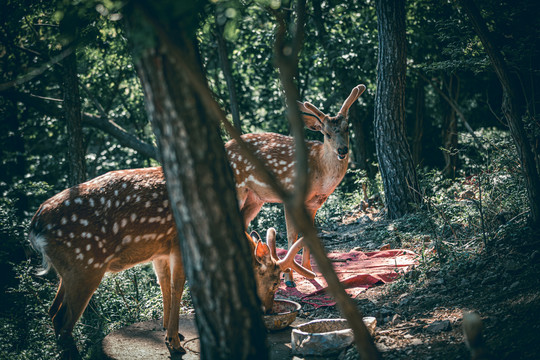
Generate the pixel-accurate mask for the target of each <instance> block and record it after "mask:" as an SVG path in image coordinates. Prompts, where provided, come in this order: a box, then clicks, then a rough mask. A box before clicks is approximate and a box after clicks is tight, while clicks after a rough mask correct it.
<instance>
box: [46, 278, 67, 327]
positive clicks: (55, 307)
mask: <svg viewBox="0 0 540 360" xmlns="http://www.w3.org/2000/svg"><path fill="white" fill-rule="evenodd" d="M64 291H65V289H64V283H63V282H62V279H60V284H58V291H57V292H56V296H55V297H54V301H53V303H52V305H51V307H50V308H49V316H50V317H51V319H52V318H53V317H54V315H56V313H57V312H58V308H59V307H60V305H61V304H62V300H63V299H64Z"/></svg>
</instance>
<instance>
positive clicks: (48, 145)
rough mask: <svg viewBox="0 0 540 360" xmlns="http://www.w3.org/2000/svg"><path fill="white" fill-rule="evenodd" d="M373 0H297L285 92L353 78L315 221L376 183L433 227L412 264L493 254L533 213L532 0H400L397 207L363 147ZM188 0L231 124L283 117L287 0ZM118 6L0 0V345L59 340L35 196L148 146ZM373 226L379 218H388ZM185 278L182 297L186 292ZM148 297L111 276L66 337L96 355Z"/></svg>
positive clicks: (319, 91) (272, 122) (409, 214)
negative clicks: (342, 141)
mask: <svg viewBox="0 0 540 360" xmlns="http://www.w3.org/2000/svg"><path fill="white" fill-rule="evenodd" d="M376 3H377V2H376V1H371V0H359V1H347V0H345V1H338V0H328V1H322V0H312V1H308V2H307V7H306V20H305V33H304V39H303V44H302V47H301V50H300V52H299V58H298V70H297V74H296V76H295V81H296V84H297V87H298V91H299V98H300V99H302V100H307V101H310V102H311V103H313V104H315V105H316V106H317V107H319V108H320V109H324V111H325V112H327V113H331V114H335V113H337V111H338V110H339V107H340V106H341V104H342V102H343V100H344V99H345V98H347V96H348V94H349V93H350V91H351V89H352V88H353V87H354V86H356V85H357V84H360V83H363V84H365V85H366V86H367V90H366V92H365V94H363V95H362V96H361V97H360V98H359V100H358V103H356V104H354V105H353V106H352V107H351V109H350V112H349V124H350V128H351V136H352V137H351V146H350V147H351V151H350V158H351V160H350V164H349V171H348V173H347V175H346V177H345V179H344V181H343V182H342V184H341V185H340V187H339V188H338V190H337V191H336V192H335V193H334V194H333V195H332V197H330V199H329V200H328V201H327V203H326V204H325V205H324V206H323V208H321V210H320V211H319V213H318V215H317V219H316V223H317V224H318V225H319V226H325V225H327V224H329V223H331V222H332V221H333V220H332V219H335V217H336V216H337V217H339V216H340V215H341V214H343V213H345V212H348V211H353V210H355V209H358V208H359V207H361V203H362V202H367V201H368V200H370V199H380V200H381V203H382V204H385V206H383V205H381V208H380V216H381V217H383V218H387V219H401V220H399V221H403V223H402V224H405V225H404V226H405V228H407V227H408V228H410V229H413V230H410V229H409V230H408V232H407V231H405V232H404V234H405V233H406V235H404V236H405V237H407V236H409V237H410V238H407V239H406V240H407V241H411V242H412V241H413V240H414V239H424V238H425V236H429V237H430V238H431V239H432V241H433V246H434V247H435V248H436V250H437V251H436V255H433V259H432V260H433V261H426V262H425V263H423V266H424V268H423V270H422V271H425V272H429V271H432V270H433V269H434V268H436V269H439V270H440V269H441V268H443V267H444V266H448V264H449V263H451V264H455V263H456V262H457V263H459V262H460V261H465V260H463V259H465V258H468V257H469V256H470V254H481V253H484V252H485V251H495V254H496V250H493V249H494V248H493V244H495V243H497V241H501V239H502V240H504V241H506V239H513V240H512V241H514V242H519V239H529V238H534V235H531V234H532V233H534V231H535V229H536V228H537V227H538V223H539V221H540V219H539V215H540V214H539V210H538V207H539V206H540V201H539V195H538V192H539V191H540V189H539V188H538V184H540V182H539V175H538V174H539V169H540V158H539V152H540V123H539V121H538V117H537V114H536V109H537V107H538V106H539V105H540V103H539V96H538V92H539V85H540V83H539V80H540V76H539V71H540V65H539V64H540V47H539V46H538V39H539V38H540V34H539V32H540V26H539V25H540V24H539V21H538V14H539V5H538V2H537V1H533V0H518V1H510V0H503V1H497V2H494V1H487V0H474V2H472V1H469V0H463V1H457V2H453V1H450V2H441V1H432V0H411V1H406V2H405V3H404V6H405V29H404V30H405V35H406V36H405V37H404V43H403V44H402V45H403V46H404V48H406V58H405V65H406V67H405V68H404V71H405V72H404V75H405V79H406V81H405V83H404V84H403V89H402V91H403V95H404V104H403V105H404V106H403V112H402V116H403V117H402V120H403V122H402V123H400V122H391V124H393V126H395V128H394V129H395V131H397V132H402V133H403V134H404V135H405V137H404V140H403V141H401V143H400V144H393V143H390V144H389V145H387V146H389V147H390V148H389V150H390V151H393V149H394V148H393V146H395V149H396V151H399V146H405V148H406V149H408V150H407V151H408V153H407V156H409V157H410V160H411V161H412V164H413V167H414V172H416V174H415V177H416V178H417V181H418V185H416V186H414V191H413V195H412V198H414V199H416V200H415V201H414V202H410V203H406V204H405V205H403V206H402V207H401V208H400V207H399V205H396V206H398V207H397V208H396V207H394V206H393V205H391V203H392V201H393V199H390V198H388V197H385V192H388V190H387V189H388V186H391V185H392V184H391V182H392V179H385V178H384V169H385V167H386V166H387V165H388V164H387V163H385V160H384V159H383V158H382V157H381V156H378V154H380V149H379V150H378V149H377V146H381V145H377V141H378V140H379V139H380V136H381V135H380V129H378V128H377V126H378V124H380V122H378V121H377V114H376V113H377V108H378V107H380V106H381V103H380V101H379V100H378V99H379V98H378V97H377V85H378V79H379V81H386V82H387V84H388V85H389V86H399V84H397V85H396V84H394V83H393V77H391V76H390V77H386V78H385V77H384V76H383V74H382V71H381V69H379V68H378V54H379V50H380V46H381V43H380V39H381V35H382V34H380V33H379V32H380V31H381V28H380V27H378V21H379V18H378V16H377V9H376ZM471 4H472V7H471ZM200 8H201V9H202V10H201V11H200V16H199V18H198V19H197V32H196V36H197V45H198V52H199V54H200V60H201V63H202V65H203V72H204V74H205V76H206V79H207V80H208V83H209V86H210V89H211V90H212V92H213V96H214V99H215V101H217V102H218V103H219V104H220V106H221V108H222V109H223V110H224V111H225V113H226V114H227V118H228V119H229V120H230V121H231V122H232V123H233V124H234V125H235V127H236V128H237V129H239V130H240V131H242V132H243V133H251V132H278V133H282V134H288V133H289V124H288V122H287V117H286V98H285V96H284V91H283V86H282V83H281V81H280V77H279V73H278V70H277V68H276V66H275V61H274V53H273V51H274V49H273V46H274V41H275V32H276V18H275V17H274V14H273V12H272V11H278V10H279V11H281V12H282V14H283V16H284V19H285V21H286V23H287V25H288V26H289V27H290V28H291V29H292V28H293V24H294V22H295V20H296V7H295V3H291V4H289V3H288V2H287V1H282V2H280V1H271V0H268V1H266V0H260V1H235V0H230V1H227V0H225V1H216V2H214V1H212V2H209V3H207V4H205V3H201V5H200ZM471 9H472V10H471ZM124 11H125V4H123V3H121V2H116V1H103V2H98V1H88V2H81V3H76V4H75V3H73V2H70V1H27V0H18V1H14V0H4V1H3V2H2V4H1V5H0V69H1V71H0V194H1V198H0V272H1V273H2V276H1V282H0V287H1V291H2V299H1V300H0V303H1V306H0V339H1V341H0V358H10V359H37V358H54V357H55V356H56V355H55V354H56V349H55V345H54V335H53V331H52V327H51V326H50V322H49V320H48V318H47V308H48V306H49V304H50V302H51V299H52V298H53V296H54V287H55V284H56V277H55V275H54V274H49V275H47V276H46V277H36V276H35V271H36V269H37V268H38V267H39V265H40V262H39V259H38V258H37V256H36V254H35V253H34V252H33V251H32V250H31V249H30V247H29V244H28V241H27V225H28V223H29V221H30V219H31V217H32V215H33V214H34V212H35V211H36V210H37V208H38V206H39V205H40V204H41V203H42V202H43V201H44V200H46V199H47V198H49V197H50V196H52V195H54V194H55V193H57V192H59V191H61V190H63V189H65V188H67V187H69V186H71V185H74V184H77V183H80V182H82V181H85V180H89V179H91V178H93V177H96V176H98V175H101V174H104V173H105V172H107V171H110V170H117V169H127V168H138V167H147V166H156V165H158V164H159V162H158V160H157V159H158V157H159V156H158V155H157V154H158V151H157V145H156V144H157V143H156V137H155V135H154V133H153V131H152V127H151V125H150V123H149V118H148V115H147V112H146V110H145V106H144V102H145V99H144V94H143V90H142V87H141V83H140V80H139V77H138V75H137V71H136V68H135V65H134V61H133V56H137V55H136V54H137V51H138V47H137V46H138V45H137V44H141V43H144V39H140V38H137V39H136V41H133V38H132V37H131V35H130V34H129V33H128V32H127V30H126V27H125V22H124V16H123V12H124ZM471 11H473V12H472V13H471ZM474 11H478V14H479V15H480V17H479V19H480V21H481V23H480V24H477V23H475V22H474ZM477 20H478V18H477ZM479 26H480V27H479ZM482 29H484V30H485V31H486V32H485V33H482ZM486 34H487V37H485V36H484V35H486ZM134 54H135V55H134ZM378 69H379V71H378ZM505 79H506V80H505ZM379 87H380V86H379ZM378 101H379V102H378ZM194 121H196V119H194ZM78 129H79V130H80V131H79V130H78ZM77 134H79V135H77ZM305 135H306V137H308V138H310V139H319V140H322V136H321V137H320V136H319V135H320V134H315V133H313V132H309V131H306V134H305ZM228 139H229V138H228V135H227V134H226V132H225V131H223V140H224V141H226V140H228ZM81 159H82V160H81ZM524 164H525V166H524ZM395 180H399V179H395ZM387 182H390V184H389V183H387ZM403 219H405V220H403ZM269 226H275V227H276V228H278V231H280V232H281V233H284V229H285V222H284V219H283V214H282V208H281V207H279V206H267V207H265V209H264V210H263V212H261V214H260V215H259V216H258V217H257V219H256V220H255V221H254V222H253V223H252V227H253V228H255V229H257V230H260V231H263V229H266V228H267V227H269ZM381 231H382V232H381V233H380V234H378V235H377V236H381V237H384V236H387V235H388V230H381ZM407 234H408V235H407ZM411 234H412V235H411ZM393 236H394V235H392V238H394V237H393ZM281 239H284V236H281ZM516 239H517V240H516ZM403 241H405V240H403ZM419 241H420V240H419ZM422 241H423V240H422ZM280 245H282V246H283V245H284V243H282V244H280ZM419 246H421V247H422V246H424V245H419ZM490 249H491V250H490ZM491 254H493V253H491ZM537 259H538V256H537V257H536V260H537ZM188 281H189V279H188ZM187 293H188V294H187V295H185V296H184V297H185V299H184V301H183V305H182V306H183V311H190V309H191V308H192V304H191V302H190V301H191V300H190V296H189V292H187ZM160 307H161V298H160V293H159V288H158V286H157V285H156V284H155V279H154V277H153V275H152V272H151V268H150V267H149V266H140V267H137V268H134V269H131V270H129V271H126V272H124V273H121V274H117V275H114V276H110V277H107V278H106V279H105V280H104V283H103V284H102V285H101V287H100V289H99V290H98V291H97V292H96V294H95V296H94V298H93V299H92V301H91V303H90V306H89V308H88V309H87V311H86V313H85V316H84V317H83V319H82V320H81V322H80V324H79V325H78V326H77V327H76V330H75V331H76V333H75V338H76V339H78V340H79V345H80V346H81V348H82V349H84V350H85V353H86V356H87V358H92V357H93V356H94V355H93V354H94V353H93V352H95V351H96V349H95V344H96V343H97V342H98V341H99V340H100V339H101V338H103V336H105V335H106V334H107V333H109V332H110V331H112V330H114V329H116V328H118V327H121V326H124V325H126V324H131V323H133V322H136V321H141V320H145V319H151V318H158V317H159V316H160V313H161V310H160Z"/></svg>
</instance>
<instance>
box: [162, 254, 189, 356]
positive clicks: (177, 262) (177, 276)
mask: <svg viewBox="0 0 540 360" xmlns="http://www.w3.org/2000/svg"><path fill="white" fill-rule="evenodd" d="M170 268H171V270H170V271H171V275H172V276H171V280H172V281H171V284H172V286H171V297H170V299H171V300H170V304H171V308H170V315H169V323H168V324H167V335H166V339H167V341H166V342H167V347H168V348H169V351H170V352H171V353H179V354H185V353H186V350H185V349H184V348H183V347H182V345H181V344H180V339H181V338H182V339H183V336H181V335H179V334H178V318H179V315H180V301H181V300H182V293H183V292H184V284H185V282H186V274H185V272H184V266H183V264H182V256H181V254H180V249H178V247H176V249H175V250H173V253H172V254H171V256H170Z"/></svg>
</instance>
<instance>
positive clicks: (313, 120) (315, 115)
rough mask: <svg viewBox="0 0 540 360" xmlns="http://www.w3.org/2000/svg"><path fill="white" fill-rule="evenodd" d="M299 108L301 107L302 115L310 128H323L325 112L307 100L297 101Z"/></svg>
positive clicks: (316, 129) (318, 129)
mask: <svg viewBox="0 0 540 360" xmlns="http://www.w3.org/2000/svg"><path fill="white" fill-rule="evenodd" d="M297 103H298V108H299V109H300V115H301V116H302V120H303V121H304V123H305V124H306V126H307V127H308V129H310V130H313V131H321V130H322V128H323V123H322V122H323V119H324V114H323V113H322V111H320V110H319V109H317V108H316V107H315V106H314V105H312V104H310V103H308V102H307V101H306V102H305V103H301V102H297Z"/></svg>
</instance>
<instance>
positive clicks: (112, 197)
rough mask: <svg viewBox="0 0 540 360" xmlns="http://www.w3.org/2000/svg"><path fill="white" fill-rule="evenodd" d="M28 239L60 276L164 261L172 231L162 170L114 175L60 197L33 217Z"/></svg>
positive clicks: (111, 174) (173, 229)
mask: <svg viewBox="0 0 540 360" xmlns="http://www.w3.org/2000/svg"><path fill="white" fill-rule="evenodd" d="M30 239H31V241H32V243H33V245H34V247H35V248H36V249H37V250H39V251H40V252H41V253H42V254H43V255H44V261H45V262H51V263H52V265H53V266H54V267H55V269H56V270H57V271H58V272H59V273H60V274H62V273H63V272H65V271H69V270H70V269H72V268H73V267H77V268H83V269H96V270H98V269H103V270H105V271H120V270H123V269H126V268H129V267H131V266H133V265H135V264H137V263H141V262H147V261H150V260H152V259H154V258H156V257H159V256H165V255H168V254H169V253H170V251H171V247H172V246H173V244H175V243H176V241H175V240H176V227H175V223H174V221H173V216H172V212H171V211H170V207H169V200H168V198H167V192H166V186H165V179H164V176H163V172H162V170H161V168H159V167H155V168H146V169H134V170H122V171H113V172H109V173H107V174H104V175H102V176H99V177H97V178H95V179H93V180H91V181H88V182H85V183H82V184H80V185H77V186H74V187H72V188H70V189H66V190H64V191H62V192H60V193H58V194H57V195H55V196H53V197H52V198H50V199H49V200H47V201H45V202H44V203H43V204H42V205H41V207H40V208H39V210H38V211H37V213H36V214H35V215H34V218H33V219H32V222H31V224H30Z"/></svg>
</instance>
